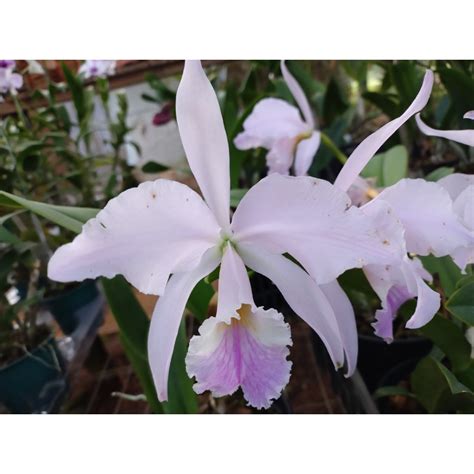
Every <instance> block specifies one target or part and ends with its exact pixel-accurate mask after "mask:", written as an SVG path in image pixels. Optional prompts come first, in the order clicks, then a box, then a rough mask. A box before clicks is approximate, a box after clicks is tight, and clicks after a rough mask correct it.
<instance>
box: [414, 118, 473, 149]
mask: <svg viewBox="0 0 474 474" xmlns="http://www.w3.org/2000/svg"><path fill="white" fill-rule="evenodd" d="M463 118H465V119H469V120H474V110H470V111H469V112H466V113H465V114H464V117H463ZM416 123H417V125H418V128H419V129H420V130H421V131H422V132H423V133H424V134H425V135H428V136H431V137H439V138H446V139H448V140H452V141H454V142H458V143H462V144H463V145H469V146H474V130H473V129H467V130H436V129H435V128H431V127H429V126H428V125H426V123H425V122H423V120H421V116H420V114H417V116H416Z"/></svg>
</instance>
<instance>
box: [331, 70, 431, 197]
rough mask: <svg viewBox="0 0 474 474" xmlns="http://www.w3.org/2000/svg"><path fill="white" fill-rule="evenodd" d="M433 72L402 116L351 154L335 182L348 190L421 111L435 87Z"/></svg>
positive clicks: (429, 72) (375, 133)
mask: <svg viewBox="0 0 474 474" xmlns="http://www.w3.org/2000/svg"><path fill="white" fill-rule="evenodd" d="M433 82H434V75H433V72H432V71H430V70H427V71H426V73H425V77H424V79H423V83H422V85H421V88H420V91H419V92H418V94H417V96H416V97H415V99H414V101H413V102H412V103H411V104H410V106H409V107H408V109H406V110H405V112H404V113H403V114H402V115H400V117H398V118H396V119H394V120H392V121H391V122H388V123H386V124H385V125H384V126H383V127H381V128H379V129H378V130H377V131H376V132H374V133H372V135H369V136H368V137H367V138H366V139H365V140H364V141H363V142H362V143H360V144H359V146H358V147H357V148H356V149H355V150H354V151H353V152H352V154H351V155H350V156H349V158H348V160H347V162H346V164H345V165H344V167H343V168H342V170H341V172H340V173H339V175H338V176H337V178H336V181H335V182H334V184H335V185H336V186H338V187H339V188H340V189H342V190H343V191H347V190H348V189H349V187H350V186H351V184H352V183H353V182H354V181H355V179H356V178H357V176H359V174H360V173H361V171H362V170H363V169H364V168H365V165H366V164H367V163H368V162H369V161H370V160H371V159H372V157H373V156H374V155H375V154H376V153H377V151H378V150H379V148H380V147H381V146H382V145H383V144H384V143H385V142H386V141H387V140H388V139H389V138H390V137H391V136H392V135H393V134H394V133H395V132H396V131H397V130H398V129H399V128H400V127H401V126H402V125H403V124H404V123H405V122H406V121H407V120H408V119H410V118H411V117H412V116H413V115H415V114H416V113H418V112H420V111H421V110H422V109H423V108H424V107H425V105H426V104H427V103H428V100H429V97H430V94H431V89H432V88H433Z"/></svg>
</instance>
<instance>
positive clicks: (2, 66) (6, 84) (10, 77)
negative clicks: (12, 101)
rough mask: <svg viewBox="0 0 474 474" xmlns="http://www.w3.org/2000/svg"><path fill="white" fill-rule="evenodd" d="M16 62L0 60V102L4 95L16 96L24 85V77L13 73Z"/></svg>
mask: <svg viewBox="0 0 474 474" xmlns="http://www.w3.org/2000/svg"><path fill="white" fill-rule="evenodd" d="M15 66H16V62H15V61H13V60H11V59H2V60H0V101H1V100H2V97H1V95H2V94H7V93H10V94H13V95H15V94H16V91H17V90H18V89H20V88H21V86H22V85H23V77H22V76H21V75H20V74H18V73H16V72H13V71H14V69H15Z"/></svg>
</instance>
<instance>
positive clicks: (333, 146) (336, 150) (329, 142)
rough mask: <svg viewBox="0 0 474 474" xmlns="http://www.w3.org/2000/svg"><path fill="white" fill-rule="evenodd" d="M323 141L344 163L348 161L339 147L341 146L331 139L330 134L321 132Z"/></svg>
mask: <svg viewBox="0 0 474 474" xmlns="http://www.w3.org/2000/svg"><path fill="white" fill-rule="evenodd" d="M321 141H322V142H323V143H324V145H325V146H326V147H327V148H329V150H330V151H332V153H333V154H334V156H335V157H336V158H337V159H338V160H339V161H340V162H341V163H342V164H343V165H344V164H345V163H346V161H347V156H346V155H345V154H344V153H343V152H342V151H341V150H340V149H339V147H338V146H337V145H336V144H335V143H334V142H333V141H332V140H331V138H330V137H329V135H326V134H325V133H324V132H321Z"/></svg>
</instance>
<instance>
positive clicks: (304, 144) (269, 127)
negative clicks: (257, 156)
mask: <svg viewBox="0 0 474 474" xmlns="http://www.w3.org/2000/svg"><path fill="white" fill-rule="evenodd" d="M281 72H282V74H283V77H284V79H285V81H286V84H287V85H288V88H289V89H290V92H291V93H292V95H293V97H294V99H295V101H296V103H297V104H298V107H299V110H298V108H296V107H295V106H293V105H291V104H289V103H288V102H286V101H284V100H282V99H276V98H266V99H262V100H261V101H260V102H258V103H257V104H256V105H255V107H254V109H253V111H252V113H251V114H250V115H249V116H248V117H247V118H246V120H245V121H244V124H243V127H244V131H243V132H241V133H239V135H237V137H236V138H235V140H234V144H235V146H236V147H237V148H238V149H239V150H248V149H250V148H258V147H263V148H266V149H267V150H268V154H267V166H268V173H269V174H271V173H279V174H284V175H286V174H289V173H290V170H291V169H293V174H295V175H296V176H302V175H306V174H307V172H308V170H309V167H310V166H311V163H312V161H313V158H314V155H315V154H316V152H317V150H318V148H319V144H320V141H321V134H320V133H319V131H317V130H316V123H315V118H314V116H313V114H312V112H311V108H310V105H309V102H308V99H307V98H306V96H305V94H304V92H303V89H302V88H301V86H300V85H299V84H298V82H296V80H295V78H294V77H293V76H292V75H291V74H290V72H289V71H288V69H287V67H286V65H285V62H284V61H282V62H281ZM300 111H301V114H302V116H301V115H300Z"/></svg>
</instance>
